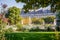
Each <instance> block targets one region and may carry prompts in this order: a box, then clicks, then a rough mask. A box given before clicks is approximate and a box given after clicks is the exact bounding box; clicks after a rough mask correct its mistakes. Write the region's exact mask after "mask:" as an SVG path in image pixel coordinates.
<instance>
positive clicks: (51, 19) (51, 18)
mask: <svg viewBox="0 0 60 40" xmlns="http://www.w3.org/2000/svg"><path fill="white" fill-rule="evenodd" d="M54 19H55V17H46V18H44V21H45V23H53V22H54Z"/></svg>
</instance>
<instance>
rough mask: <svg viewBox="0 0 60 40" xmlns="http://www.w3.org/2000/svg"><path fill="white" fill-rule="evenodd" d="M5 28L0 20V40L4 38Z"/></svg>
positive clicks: (4, 24)
mask: <svg viewBox="0 0 60 40" xmlns="http://www.w3.org/2000/svg"><path fill="white" fill-rule="evenodd" d="M5 26H6V23H4V22H3V21H2V19H0V40H4V38H5V37H4V36H5V30H6V29H5Z"/></svg>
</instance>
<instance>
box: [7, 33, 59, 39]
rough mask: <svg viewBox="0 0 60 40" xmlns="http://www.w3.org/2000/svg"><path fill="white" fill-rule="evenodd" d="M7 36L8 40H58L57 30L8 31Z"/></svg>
mask: <svg viewBox="0 0 60 40" xmlns="http://www.w3.org/2000/svg"><path fill="white" fill-rule="evenodd" d="M59 35H60V33H59ZM6 38H7V40H57V39H56V35H55V32H26V33H24V32H22V33H19V32H18V33H7V34H6ZM59 39H60V36H59ZM59 39H58V40H59Z"/></svg>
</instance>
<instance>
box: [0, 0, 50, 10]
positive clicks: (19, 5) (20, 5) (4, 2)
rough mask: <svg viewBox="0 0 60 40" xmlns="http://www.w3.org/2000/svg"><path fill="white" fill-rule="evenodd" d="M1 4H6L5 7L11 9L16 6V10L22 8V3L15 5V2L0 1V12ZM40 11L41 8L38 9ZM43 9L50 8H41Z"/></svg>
mask: <svg viewBox="0 0 60 40" xmlns="http://www.w3.org/2000/svg"><path fill="white" fill-rule="evenodd" d="M1 3H2V4H7V7H8V8H9V7H12V6H16V7H18V8H23V5H24V3H21V2H19V3H17V2H16V1H15V0H0V10H1ZM40 9H42V8H40ZM43 9H50V6H48V7H46V8H43Z"/></svg>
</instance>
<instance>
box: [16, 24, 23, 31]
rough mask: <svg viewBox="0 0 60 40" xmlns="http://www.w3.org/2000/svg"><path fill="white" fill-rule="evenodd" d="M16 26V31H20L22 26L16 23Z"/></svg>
mask: <svg viewBox="0 0 60 40" xmlns="http://www.w3.org/2000/svg"><path fill="white" fill-rule="evenodd" d="M16 26H17V31H21V29H22V24H20V23H18V24H16Z"/></svg>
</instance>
